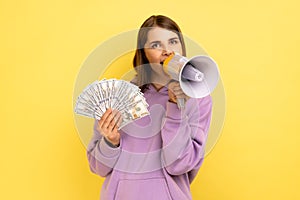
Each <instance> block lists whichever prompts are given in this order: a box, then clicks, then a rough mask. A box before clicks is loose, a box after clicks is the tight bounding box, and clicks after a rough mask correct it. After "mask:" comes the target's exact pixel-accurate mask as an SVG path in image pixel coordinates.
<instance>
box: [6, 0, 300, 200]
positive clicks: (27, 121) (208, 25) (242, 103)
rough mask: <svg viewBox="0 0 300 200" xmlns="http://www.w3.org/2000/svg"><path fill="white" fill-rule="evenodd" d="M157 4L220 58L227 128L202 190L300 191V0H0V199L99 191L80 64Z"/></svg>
mask: <svg viewBox="0 0 300 200" xmlns="http://www.w3.org/2000/svg"><path fill="white" fill-rule="evenodd" d="M152 14H164V15H167V16H169V17H171V18H172V19H174V20H175V21H176V22H178V24H179V25H180V26H181V28H182V31H183V32H184V33H185V34H186V35H188V36H189V37H191V38H193V39H194V40H195V41H197V42H199V43H200V44H201V45H202V46H203V47H204V48H205V49H206V50H207V52H208V53H209V54H210V55H211V56H212V57H213V58H214V59H215V60H216V61H217V62H218V64H219V67H220V71H221V76H222V80H223V84H224V87H225V91H226V102H227V104H226V119H225V124H224V128H223V131H222V135H221V137H220V139H219V141H218V143H217V145H216V146H215V148H214V149H213V151H212V152H211V153H210V154H209V155H208V156H207V157H206V160H205V162H204V164H203V166H202V168H201V170H200V172H199V174H198V176H197V179H196V180H195V182H194V183H193V184H192V193H193V197H194V199H216V200H220V199H230V200H241V199H242V200H246V199H249V200H250V199H300V192H299V188H300V172H299V168H300V155H299V151H300V145H299V143H300V136H299V133H300V128H299V124H300V120H299V119H300V114H299V113H300V106H299V102H300V90H299V86H300V78H299V74H300V65H299V63H300V62H299V45H300V39H299V35H300V28H299V18H300V14H299V3H298V2H297V1H296V0H294V1H292V0H286V1H271V0H267V1H261V0H252V1H250V0H249V1H240V0H228V1H221V0H219V1H182V2H181V1H179V2H176V1H167V0H166V1H161V0H159V1H158V0H157V1H156V0H152V1H140V0H135V1H133V0H132V1H114V0H111V1H102V0H98V1H96V0H93V1H83V0H76V1H71V0H66V1H58V0H51V1H37V0H36V1H34V0H28V1H0V21H1V33H0V34H1V37H0V42H1V43H0V46H1V59H0V64H1V71H0V83H1V98H0V111H1V126H0V132H1V138H0V148H1V149H0V151H1V165H0V180H1V181H0V188H1V192H0V199H31V200H40V199H43V200H47V199H49V200H50V199H51V200H52V199H63V200H65V199H72V200H76V199H78V200H79V199H98V198H99V191H100V187H101V184H102V182H103V179H102V178H99V177H98V176H96V175H93V174H92V173H91V172H90V171H89V168H88V163H87V159H86V152H85V148H84V146H83V144H82V142H81V140H80V138H79V136H78V133H77V130H76V128H75V124H74V119H73V108H72V94H73V89H74V82H75V80H76V76H77V74H78V72H79V70H80V66H81V64H82V62H83V61H84V59H85V58H86V57H87V56H88V55H89V53H90V52H91V51H92V50H93V49H94V48H95V47H96V46H97V45H99V44H100V43H101V42H103V41H105V40H106V39H108V38H110V37H111V36H113V35H116V34H119V33H120V32H123V31H127V30H132V29H136V28H138V27H139V26H140V25H141V23H142V22H143V21H144V20H145V19H146V18H147V17H149V16H150V15H152Z"/></svg>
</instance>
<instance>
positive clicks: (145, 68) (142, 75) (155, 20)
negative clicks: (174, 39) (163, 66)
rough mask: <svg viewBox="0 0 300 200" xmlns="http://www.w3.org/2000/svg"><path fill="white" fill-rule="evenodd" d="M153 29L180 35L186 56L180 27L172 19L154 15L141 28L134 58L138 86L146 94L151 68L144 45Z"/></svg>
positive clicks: (183, 53)
mask: <svg viewBox="0 0 300 200" xmlns="http://www.w3.org/2000/svg"><path fill="white" fill-rule="evenodd" d="M153 27H160V28H164V29H167V30H169V31H173V32H175V33H176V34H177V35H178V38H179V40H180V43H181V46H182V55H183V56H186V49H185V43H184V40H183V36H182V33H181V30H180V28H179V26H178V25H177V24H176V23H175V22H174V21H173V20H172V19H170V18H168V17H166V16H163V15H152V16H151V17H149V18H148V19H146V21H144V23H143V24H142V26H141V27H140V30H139V33H138V38H137V49H136V51H135V55H134V58H133V67H134V69H135V71H136V72H137V76H136V80H135V82H136V84H137V85H138V86H139V87H140V88H141V91H142V92H144V91H145V89H147V88H148V85H149V83H150V82H151V80H150V78H151V67H150V66H149V61H148V59H147V57H146V55H145V51H144V45H145V43H146V42H147V38H148V32H149V31H150V30H151V28H153Z"/></svg>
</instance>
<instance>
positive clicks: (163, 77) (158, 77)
mask: <svg viewBox="0 0 300 200" xmlns="http://www.w3.org/2000/svg"><path fill="white" fill-rule="evenodd" d="M170 80H171V79H170V77H169V76H168V75H167V74H165V73H163V74H158V73H156V72H153V71H152V74H151V83H152V84H153V85H154V86H155V88H156V89H158V90H159V89H161V88H162V87H164V86H166V85H167V84H168V83H169V82H170Z"/></svg>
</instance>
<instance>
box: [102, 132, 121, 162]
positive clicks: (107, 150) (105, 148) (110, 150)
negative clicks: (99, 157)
mask: <svg viewBox="0 0 300 200" xmlns="http://www.w3.org/2000/svg"><path fill="white" fill-rule="evenodd" d="M99 148H100V152H101V153H102V154H103V155H104V156H105V157H108V158H112V157H115V156H117V155H118V154H119V153H120V146H118V147H111V146H109V144H108V143H107V142H106V141H105V139H104V137H102V138H101V141H100V145H99Z"/></svg>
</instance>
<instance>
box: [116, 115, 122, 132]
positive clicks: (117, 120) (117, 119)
mask: <svg viewBox="0 0 300 200" xmlns="http://www.w3.org/2000/svg"><path fill="white" fill-rule="evenodd" d="M115 120H116V123H115V127H116V128H117V129H118V128H119V127H120V125H121V123H122V120H123V118H122V114H121V113H120V112H118V114H117V116H116V118H115Z"/></svg>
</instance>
